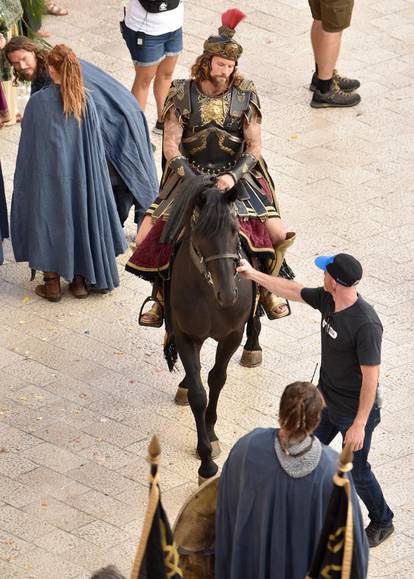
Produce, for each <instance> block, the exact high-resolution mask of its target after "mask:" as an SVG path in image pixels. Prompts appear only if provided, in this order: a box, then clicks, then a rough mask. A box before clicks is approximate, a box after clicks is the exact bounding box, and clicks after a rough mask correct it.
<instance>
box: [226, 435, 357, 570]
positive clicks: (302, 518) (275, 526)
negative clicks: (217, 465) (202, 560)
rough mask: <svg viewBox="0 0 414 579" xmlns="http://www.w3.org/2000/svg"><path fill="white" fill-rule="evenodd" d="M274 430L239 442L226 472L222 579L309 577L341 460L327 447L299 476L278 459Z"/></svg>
mask: <svg viewBox="0 0 414 579" xmlns="http://www.w3.org/2000/svg"><path fill="white" fill-rule="evenodd" d="M276 432H277V431H276V430H275V429H274V428H266V429H264V428H257V429H255V430H253V431H252V432H250V433H249V434H247V435H246V436H244V437H243V438H241V439H240V440H239V441H238V442H237V443H236V445H235V446H234V448H233V449H232V451H231V452H230V455H229V457H228V459H227V461H226V463H225V465H224V467H223V471H222V474H221V478H220V482H219V496H218V501H217V517H216V559H215V561H216V562H215V566H216V568H215V578H216V579H275V578H277V579H304V577H306V575H307V572H308V571H309V568H310V565H311V562H312V558H313V555H314V552H315V551H316V548H317V546H318V540H319V534H320V531H321V528H322V525H323V523H324V519H325V514H326V509H327V507H328V503H329V499H330V496H331V493H332V490H333V481H332V477H333V475H334V473H335V472H336V469H337V462H338V455H337V453H336V452H335V451H334V450H332V449H331V448H329V447H328V446H324V445H322V452H321V454H320V458H319V461H318V463H317V466H316V468H314V470H312V472H310V473H309V474H307V475H306V476H303V477H301V478H293V477H292V476H290V475H289V474H288V473H287V472H286V471H285V470H284V468H282V466H281V464H280V462H279V460H278V458H277V456H276V450H275V437H276ZM352 493H353V495H352V505H353V513H354V538H355V540H356V548H357V549H358V552H359V554H360V557H359V559H358V560H359V561H360V564H361V569H360V570H359V571H360V577H361V578H363V577H366V572H367V557H368V555H367V551H368V548H367V540H366V537H365V531H364V528H363V525H362V517H361V511H360V508H359V503H358V499H357V496H356V493H355V490H354V488H353V487H352Z"/></svg>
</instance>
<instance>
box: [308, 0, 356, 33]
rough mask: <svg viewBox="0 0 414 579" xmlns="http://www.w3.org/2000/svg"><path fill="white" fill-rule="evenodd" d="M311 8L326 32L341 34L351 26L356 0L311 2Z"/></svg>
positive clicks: (311, 0) (315, 18) (317, 0)
mask: <svg viewBox="0 0 414 579" xmlns="http://www.w3.org/2000/svg"><path fill="white" fill-rule="evenodd" d="M309 6H310V9H311V12H312V16H313V18H314V20H321V21H322V28H323V29H324V30H325V31H326V32H340V31H341V30H344V29H345V28H348V26H349V25H350V24H351V16H352V9H353V7H354V0H309Z"/></svg>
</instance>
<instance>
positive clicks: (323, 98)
mask: <svg viewBox="0 0 414 579" xmlns="http://www.w3.org/2000/svg"><path fill="white" fill-rule="evenodd" d="M360 102H361V97H360V96H359V94H357V93H356V92H344V91H342V90H341V89H340V88H339V86H338V84H337V83H336V81H332V86H331V88H330V89H329V90H328V92H321V91H320V90H315V92H314V93H313V97H312V100H311V102H310V106H311V107H313V108H314V109H325V108H328V107H354V106H355V105H358V104H359V103H360Z"/></svg>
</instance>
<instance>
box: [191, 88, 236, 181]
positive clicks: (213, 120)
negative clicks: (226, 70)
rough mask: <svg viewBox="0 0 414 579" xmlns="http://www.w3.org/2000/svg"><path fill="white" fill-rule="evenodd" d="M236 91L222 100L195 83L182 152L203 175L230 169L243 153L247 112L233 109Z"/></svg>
mask: <svg viewBox="0 0 414 579" xmlns="http://www.w3.org/2000/svg"><path fill="white" fill-rule="evenodd" d="M233 96H234V95H233V89H232V90H229V91H228V92H226V93H224V94H223V95H220V96H218V97H209V96H207V95H205V94H203V93H202V92H201V91H200V90H199V89H198V88H197V86H196V83H195V82H192V83H191V88H190V99H191V112H190V115H189V116H188V118H186V119H185V121H184V123H183V124H184V132H183V137H182V141H181V150H182V152H183V154H184V155H185V156H186V157H188V159H189V160H190V162H191V163H192V164H193V165H194V167H195V168H196V169H198V170H200V171H202V172H209V173H213V174H220V173H223V172H225V171H226V170H229V168H231V167H232V166H233V165H234V163H235V162H236V160H237V159H238V158H239V156H240V155H241V153H242V152H243V147H244V139H243V111H241V110H239V111H234V110H232V103H233V100H234V98H233Z"/></svg>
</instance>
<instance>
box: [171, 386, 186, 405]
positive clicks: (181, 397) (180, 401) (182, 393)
mask: <svg viewBox="0 0 414 579" xmlns="http://www.w3.org/2000/svg"><path fill="white" fill-rule="evenodd" d="M174 402H175V403H176V404H177V405H178V406H188V404H189V402H188V388H181V386H178V388H177V392H176V394H175V398H174Z"/></svg>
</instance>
